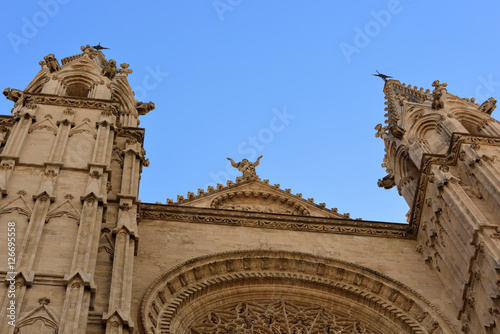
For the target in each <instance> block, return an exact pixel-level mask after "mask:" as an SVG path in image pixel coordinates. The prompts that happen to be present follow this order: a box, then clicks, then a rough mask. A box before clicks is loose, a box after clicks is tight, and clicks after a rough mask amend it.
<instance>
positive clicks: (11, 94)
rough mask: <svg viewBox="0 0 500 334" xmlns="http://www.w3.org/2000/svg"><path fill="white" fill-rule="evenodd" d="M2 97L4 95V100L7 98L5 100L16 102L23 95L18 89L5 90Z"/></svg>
mask: <svg viewBox="0 0 500 334" xmlns="http://www.w3.org/2000/svg"><path fill="white" fill-rule="evenodd" d="M3 95H5V98H7V100H11V101H14V102H17V100H19V99H20V98H21V96H22V95H23V92H21V91H20V90H18V89H10V88H5V89H4V90H3Z"/></svg>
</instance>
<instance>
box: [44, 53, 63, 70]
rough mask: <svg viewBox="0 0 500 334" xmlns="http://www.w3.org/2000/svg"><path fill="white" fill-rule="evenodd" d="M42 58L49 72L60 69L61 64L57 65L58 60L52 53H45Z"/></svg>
mask: <svg viewBox="0 0 500 334" xmlns="http://www.w3.org/2000/svg"><path fill="white" fill-rule="evenodd" d="M43 59H44V60H45V64H46V65H47V67H48V68H49V70H50V73H52V72H56V71H59V70H60V69H61V66H59V62H58V61H57V59H56V57H55V56H54V54H53V53H51V54H49V55H46V56H45V57H43Z"/></svg>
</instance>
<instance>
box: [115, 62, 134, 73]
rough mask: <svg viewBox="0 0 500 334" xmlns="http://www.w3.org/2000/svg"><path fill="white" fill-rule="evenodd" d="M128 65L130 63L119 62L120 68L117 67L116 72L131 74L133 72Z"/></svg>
mask: <svg viewBox="0 0 500 334" xmlns="http://www.w3.org/2000/svg"><path fill="white" fill-rule="evenodd" d="M129 66H130V65H129V64H127V63H122V64H120V67H121V69H118V70H117V72H118V73H120V74H125V75H127V76H128V75H129V74H131V73H132V72H133V70H132V69H129Z"/></svg>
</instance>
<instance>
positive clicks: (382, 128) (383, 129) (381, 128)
mask: <svg viewBox="0 0 500 334" xmlns="http://www.w3.org/2000/svg"><path fill="white" fill-rule="evenodd" d="M375 130H377V133H375V137H376V138H379V137H380V138H381V139H384V138H385V137H387V132H386V131H387V126H382V124H380V123H379V124H377V125H376V126H375Z"/></svg>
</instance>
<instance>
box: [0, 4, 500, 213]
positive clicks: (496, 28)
mask: <svg viewBox="0 0 500 334" xmlns="http://www.w3.org/2000/svg"><path fill="white" fill-rule="evenodd" d="M498 13H500V3H499V2H496V1H479V2H476V3H475V4H474V5H472V2H469V1H454V2H444V1H441V2H438V1H432V2H431V1H419V0H413V1H410V0H400V1H394V0H391V1H385V0H384V1H349V2H348V1H343V2H340V1H326V0H317V1H312V0H311V1H297V0H289V1H284V0H281V1H250V0H220V1H218V0H216V1H213V0H197V1H188V0H184V1H180V0H179V1H142V2H140V4H139V2H137V1H120V2H118V1H114V2H113V1H77V0H45V1H44V0H42V1H23V4H22V6H21V5H20V4H16V3H14V2H12V1H11V2H7V3H5V4H3V11H2V13H1V14H0V15H1V20H0V27H1V31H0V36H1V39H0V46H1V48H2V52H1V54H0V59H1V64H3V73H2V76H1V77H0V81H1V83H2V85H3V86H0V87H2V89H3V88H5V87H11V88H17V89H21V90H22V89H24V88H25V87H26V86H27V85H28V83H29V82H30V81H31V79H32V78H33V77H34V76H35V75H36V73H37V72H38V71H39V70H40V66H39V65H38V62H39V61H40V60H42V59H43V56H45V55H47V54H49V53H54V54H55V55H56V57H57V58H58V59H59V60H60V59H62V58H64V57H67V56H70V55H74V54H77V53H80V46H82V45H85V44H90V45H95V44H97V43H99V42H101V44H102V45H103V46H106V47H109V48H110V50H106V51H105V55H106V57H107V58H108V59H116V61H117V63H118V64H120V63H123V62H125V63H128V64H130V68H131V69H133V71H134V72H133V73H132V74H131V75H129V81H130V84H131V86H132V88H133V89H134V90H135V91H136V97H137V98H138V99H139V100H142V101H146V102H147V101H153V102H154V103H155V104H156V110H154V111H152V112H150V113H149V114H148V115H146V116H143V117H142V119H141V125H140V126H141V127H144V128H146V143H145V148H146V150H147V157H148V158H149V159H150V161H151V165H150V167H148V168H144V170H143V174H142V181H141V188H140V199H141V200H142V201H143V202H152V203H154V202H162V203H165V201H166V199H167V198H173V199H175V198H176V197H177V195H184V196H186V194H187V192H188V191H193V192H196V191H197V189H198V188H204V189H206V187H207V186H208V185H215V184H216V183H224V184H225V182H226V178H227V177H229V178H230V179H231V180H234V179H235V178H236V176H237V175H238V174H239V173H237V171H236V170H235V169H232V168H230V167H229V165H228V163H229V162H228V161H227V160H226V158H227V157H231V158H233V159H235V160H236V161H239V160H241V159H243V158H249V159H255V158H256V157H257V156H258V155H261V154H262V155H264V157H263V158H262V160H261V163H260V166H258V167H257V173H258V174H259V175H260V176H261V178H262V179H269V180H270V183H271V184H275V183H279V184H281V187H282V188H291V189H292V193H302V195H303V197H305V198H310V197H312V198H314V199H315V202H316V203H321V202H325V203H326V205H327V207H328V208H331V207H337V208H338V209H339V212H340V213H344V212H349V213H350V214H351V217H353V218H358V217H360V218H363V219H366V220H379V221H394V222H404V221H405V219H406V218H405V214H406V212H407V211H408V206H407V205H406V203H405V202H404V200H403V199H402V198H401V197H400V196H399V195H398V194H397V191H396V189H395V188H394V189H392V190H384V189H382V188H378V187H377V180H378V179H379V178H382V177H383V176H384V175H385V170H384V169H383V168H382V167H381V166H380V165H381V163H382V159H383V156H384V149H383V142H382V140H380V139H379V138H375V130H374V127H375V125H376V124H378V123H383V121H384V113H385V112H384V107H385V106H384V95H383V92H382V88H383V82H382V80H380V79H379V78H376V77H373V76H371V74H372V73H375V70H379V71H380V72H382V73H386V74H388V75H392V76H394V77H395V78H396V79H398V80H400V81H401V82H405V83H411V84H412V85H417V86H419V87H424V88H426V89H427V88H432V87H431V83H432V82H433V81H434V80H436V79H438V80H440V81H442V82H447V83H448V87H447V88H448V91H449V92H450V93H452V94H455V95H458V96H460V97H473V96H475V97H476V99H477V100H478V102H482V101H484V100H485V99H487V98H488V97H490V96H494V97H496V98H497V99H498V97H499V95H500V94H499V92H500V69H499V65H498V64H499V59H500V48H499V36H500V23H498V21H499V20H498V18H497V17H498ZM11 108H12V102H11V101H8V100H3V99H2V100H0V110H1V113H2V114H8V113H9V111H10V109H11ZM493 116H496V115H495V113H493ZM235 172H236V173H235Z"/></svg>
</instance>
